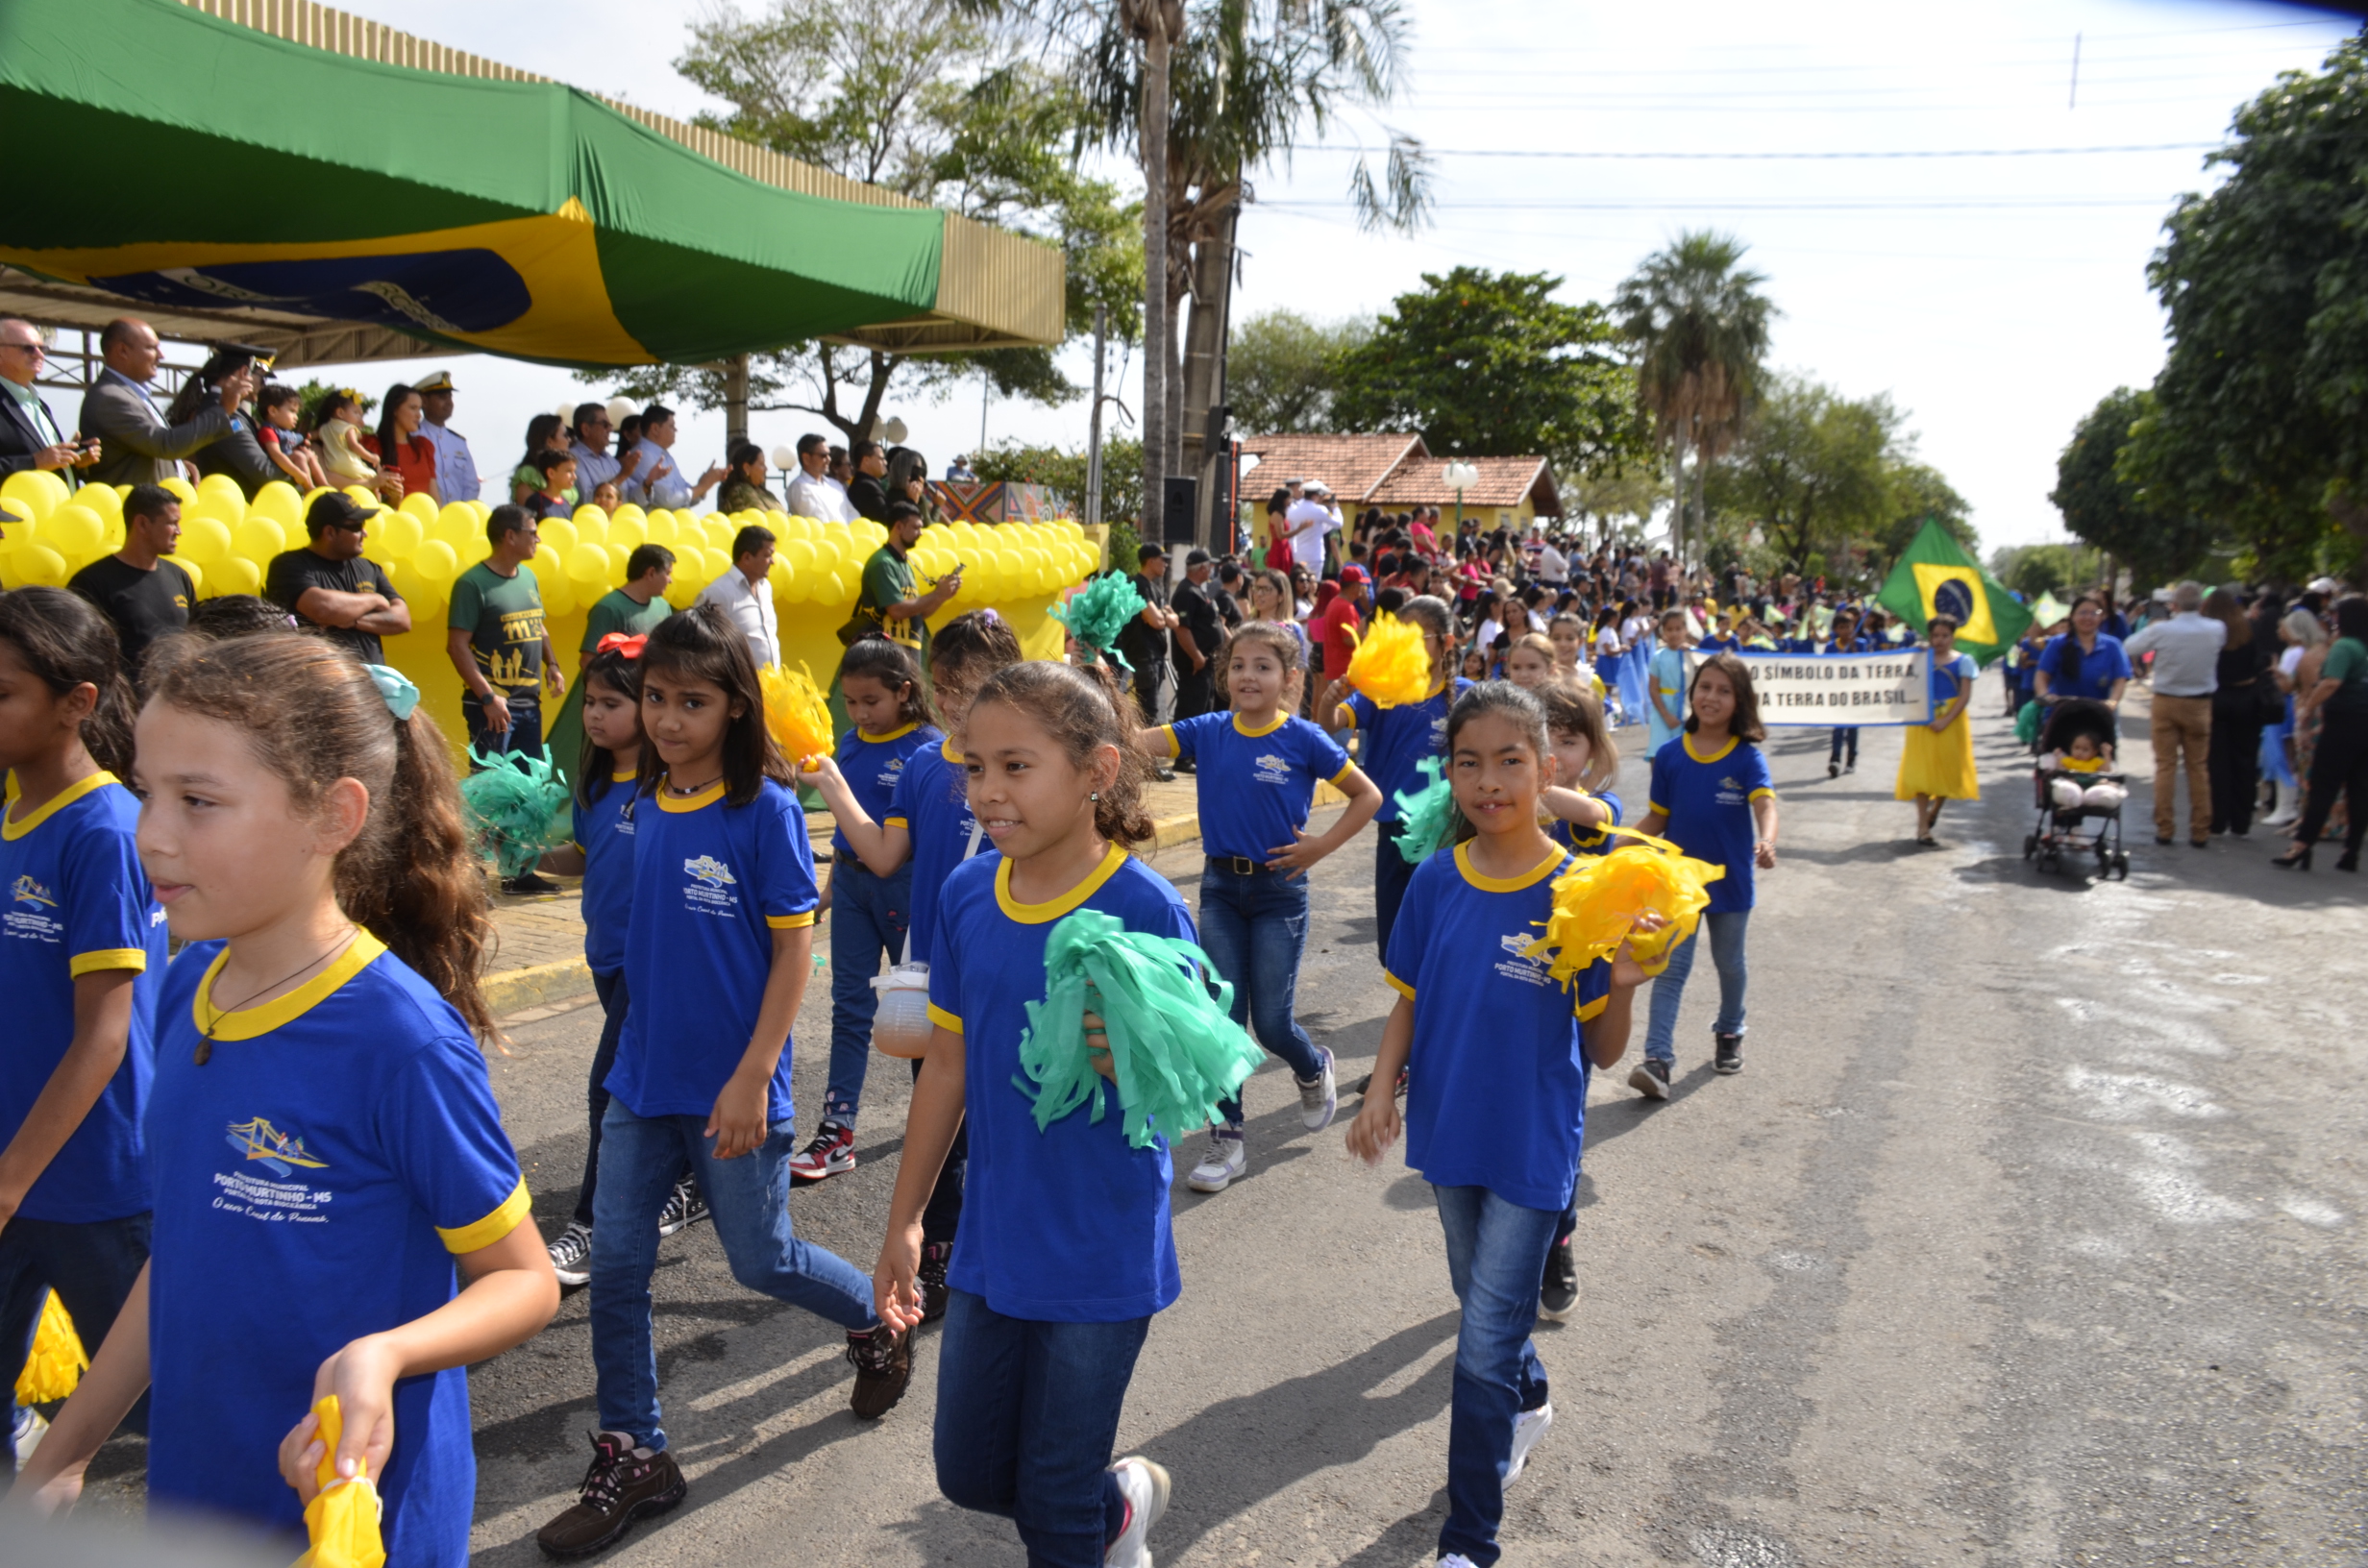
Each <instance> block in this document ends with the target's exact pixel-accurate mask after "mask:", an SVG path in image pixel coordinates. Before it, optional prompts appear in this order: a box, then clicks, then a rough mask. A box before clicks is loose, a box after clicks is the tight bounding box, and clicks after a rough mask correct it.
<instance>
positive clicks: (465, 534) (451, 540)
mask: <svg viewBox="0 0 2368 1568" xmlns="http://www.w3.org/2000/svg"><path fill="white" fill-rule="evenodd" d="M397 510H399V511H400V512H402V514H403V515H404V516H405V517H407V518H410V519H412V520H414V521H415V522H417V523H419V524H420V525H421V526H422V527H425V528H426V529H427V531H428V537H429V538H431V539H441V540H443V541H444V542H445V543H446V544H448V545H450V546H452V547H453V551H454V553H455V554H457V553H459V551H460V547H461V546H463V545H465V544H467V543H468V542H469V541H470V540H472V539H480V538H482V537H483V536H484V531H485V530H484V529H482V528H481V527H478V526H477V519H476V518H475V517H474V516H472V515H470V512H469V509H468V508H467V507H466V506H463V505H461V504H460V503H459V502H454V503H453V504H452V505H450V506H447V507H446V508H444V510H443V511H441V512H432V513H430V514H429V515H428V516H426V517H421V516H420V515H419V509H418V508H417V507H398V508H397Z"/></svg>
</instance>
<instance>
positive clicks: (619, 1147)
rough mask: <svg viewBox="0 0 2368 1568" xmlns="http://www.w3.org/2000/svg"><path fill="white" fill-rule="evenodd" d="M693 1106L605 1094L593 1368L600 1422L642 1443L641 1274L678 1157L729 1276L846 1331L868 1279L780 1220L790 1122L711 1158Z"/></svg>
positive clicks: (648, 1359)
mask: <svg viewBox="0 0 2368 1568" xmlns="http://www.w3.org/2000/svg"><path fill="white" fill-rule="evenodd" d="M706 1121H707V1118H706V1117H704V1116H637V1115H634V1114H633V1113H632V1111H631V1110H629V1108H628V1107H627V1106H626V1103H625V1102H624V1101H623V1100H615V1099H612V1100H610V1101H609V1102H608V1115H606V1116H605V1117H604V1118H603V1120H602V1123H601V1158H602V1164H604V1165H605V1166H606V1167H607V1168H606V1169H605V1170H604V1171H603V1172H602V1177H601V1190H600V1200H599V1202H598V1203H596V1204H595V1205H594V1206H593V1216H594V1217H593V1223H592V1369H593V1373H594V1376H595V1377H596V1378H597V1379H598V1380H599V1385H600V1414H601V1430H602V1431H604V1432H622V1433H627V1434H629V1436H631V1438H632V1439H633V1441H634V1442H636V1443H639V1444H643V1445H645V1446H647V1447H650V1448H653V1449H662V1448H664V1447H665V1446H666V1433H665V1431H664V1429H663V1428H661V1427H660V1426H659V1425H658V1409H657V1353H656V1350H655V1348H654V1344H653V1342H652V1338H651V1333H650V1272H651V1270H652V1269H654V1268H655V1267H656V1266H657V1216H658V1211H659V1210H661V1209H663V1208H665V1207H666V1194H667V1193H669V1192H671V1191H673V1190H674V1185H675V1177H676V1176H677V1174H678V1172H679V1171H680V1170H681V1168H682V1162H683V1160H684V1159H685V1158H688V1159H689V1160H690V1162H691V1167H692V1170H693V1172H694V1173H695V1174H696V1175H697V1176H698V1178H699V1187H700V1190H701V1191H702V1192H704V1193H705V1194H706V1198H707V1207H708V1209H709V1210H710V1211H712V1212H713V1213H714V1215H715V1238H716V1239H717V1240H718V1241H720V1242H722V1243H723V1247H724V1257H725V1259H726V1260H727V1261H728V1262H729V1263H730V1264H731V1277H732V1278H733V1279H735V1280H737V1281H739V1282H740V1284H742V1285H743V1286H747V1287H748V1288H749V1289H751V1290H755V1291H758V1292H761V1293H762V1294H764V1295H768V1296H771V1297H772V1298H773V1299H774V1300H776V1301H785V1302H787V1303H789V1304H790V1305H791V1306H792V1307H803V1308H804V1309H805V1310H806V1311H810V1312H815V1313H818V1314H819V1315H821V1316H823V1317H826V1318H828V1319H829V1320H830V1321H831V1322H833V1323H836V1324H838V1325H840V1326H841V1327H842V1328H849V1329H868V1328H870V1327H872V1326H873V1325H874V1324H875V1323H876V1322H877V1321H878V1320H877V1319H876V1318H875V1317H874V1316H873V1315H872V1282H871V1281H870V1280H869V1279H866V1278H865V1277H864V1276H863V1274H862V1273H860V1272H859V1271H858V1270H857V1269H856V1268H855V1265H854V1264H852V1263H851V1262H848V1261H847V1260H846V1259H844V1258H841V1257H840V1256H839V1255H838V1254H836V1253H834V1252H830V1251H828V1250H826V1249H825V1248H822V1247H818V1246H816V1245H814V1244H813V1243H812V1242H810V1241H801V1240H799V1239H798V1237H797V1236H796V1235H795V1234H794V1233H793V1232H792V1231H791V1229H790V1224H789V1157H790V1155H791V1154H793V1153H795V1152H796V1151H795V1149H794V1148H793V1147H792V1141H793V1135H792V1132H791V1127H790V1123H788V1122H786V1121H783V1122H777V1123H775V1125H774V1127H773V1130H772V1133H771V1136H769V1137H768V1138H766V1139H765V1141H764V1143H763V1145H762V1146H761V1147H759V1148H758V1149H757V1150H756V1151H755V1152H754V1153H752V1154H744V1155H742V1156H740V1158H739V1159H737V1160H718V1159H717V1158H715V1140H714V1139H711V1138H706V1137H703V1136H702V1129H703V1128H704V1127H705V1126H706Z"/></svg>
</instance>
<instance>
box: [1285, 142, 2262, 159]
mask: <svg viewBox="0 0 2368 1568" xmlns="http://www.w3.org/2000/svg"><path fill="white" fill-rule="evenodd" d="M2219 145H2220V143H2219V142H2216V141H2154V142H2141V143H2133V144H2131V145H2128V146H2119V147H1939V148H1928V149H1921V150H1885V151H1860V152H1817V153H1659V152H1648V153H1634V152H1621V153H1606V152H1561V151H1544V150H1539V149H1533V148H1520V147H1426V148H1424V149H1423V151H1424V152H1426V153H1428V154H1430V155H1431V156H1433V157H1436V158H1554V159H1593V160H1597V161H1602V162H1632V161H1640V160H1643V159H1661V160H1668V161H1679V162H1692V161H1709V160H1714V159H1718V160H1729V161H1756V160H1774V159H1791V160H1826V159H1910V158H2067V157H2079V156H2084V155H2087V154H2093V153H2192V152H2203V151H2206V150H2208V149H2210V148H2214V147H2217V146H2219ZM1297 150H1298V151H1300V152H1305V153H1364V152H1369V151H1371V149H1369V148H1365V147H1358V146H1353V145H1350V144H1348V143H1344V142H1331V141H1326V142H1314V143H1311V144H1309V145H1308V146H1305V147H1301V148H1299V149H1297Z"/></svg>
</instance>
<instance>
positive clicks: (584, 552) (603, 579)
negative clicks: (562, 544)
mask: <svg viewBox="0 0 2368 1568" xmlns="http://www.w3.org/2000/svg"><path fill="white" fill-rule="evenodd" d="M567 578H568V580H569V581H570V582H575V583H580V584H582V585H583V586H584V587H586V588H589V587H592V586H594V585H595V584H600V585H605V584H606V583H607V581H608V551H605V550H604V549H602V548H601V547H600V546H599V545H594V544H580V545H578V546H577V547H576V548H575V549H573V550H571V551H568V552H567Z"/></svg>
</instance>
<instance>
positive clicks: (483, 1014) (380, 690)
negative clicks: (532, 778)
mask: <svg viewBox="0 0 2368 1568" xmlns="http://www.w3.org/2000/svg"><path fill="white" fill-rule="evenodd" d="M13 597H14V596H12V598H13ZM146 668H147V676H148V683H149V698H148V705H147V708H146V710H145V711H144V712H143V713H142V714H141V715H140V719H139V724H138V760H137V771H136V787H137V789H138V790H139V792H140V795H141V797H142V800H143V802H144V803H143V805H142V807H141V811H140V821H139V853H140V861H141V864H142V865H143V867H144V868H145V869H146V870H147V872H148V874H149V876H150V877H151V878H152V879H153V882H154V885H155V887H156V890H157V896H158V898H159V900H160V902H161V903H162V905H163V906H164V911H165V915H166V919H167V920H168V921H169V922H170V925H171V928H172V932H173V934H174V935H175V936H177V937H180V938H182V939H184V940H185V941H186V942H187V943H189V945H188V946H186V947H185V948H184V949H183V950H182V952H181V954H180V956H179V958H178V959H177V960H176V961H175V962H174V964H173V966H172V968H171V970H170V972H169V973H168V974H167V975H166V977H165V981H164V985H163V987H162V990H161V992H160V999H159V1003H158V1021H157V1074H156V1083H155V1088H154V1092H153V1094H152V1095H151V1097H150V1102H149V1107H148V1117H147V1122H146V1134H147V1139H148V1144H149V1156H150V1160H151V1164H152V1166H153V1169H154V1188H153V1191H154V1194H155V1202H156V1214H155V1233H154V1252H153V1255H152V1256H151V1258H150V1261H149V1263H148V1267H147V1269H146V1270H145V1271H144V1272H143V1273H142V1275H141V1278H140V1284H139V1286H136V1288H135V1289H134V1291H133V1293H132V1296H131V1299H130V1300H129V1301H127V1302H126V1303H125V1305H124V1310H123V1314H122V1316H121V1317H120V1318H119V1319H118V1320H117V1322H116V1325H115V1330H114V1332H113V1333H112V1334H111V1335H108V1336H107V1341H106V1343H105V1344H104V1345H103V1346H102V1347H100V1349H99V1352H98V1355H97V1356H96V1357H95V1358H94V1359H93V1360H92V1363H91V1367H90V1370H89V1372H88V1373H87V1374H86V1376H85V1378H84V1379H83V1382H82V1385H81V1387H80V1388H78V1389H77V1390H76V1391H75V1394H74V1397H73V1399H72V1400H70V1401H69V1402H68V1403H67V1405H66V1408H65V1409H64V1411H63V1412H62V1413H61V1414H60V1416H59V1418H58V1422H57V1425H56V1426H55V1427H54V1428H53V1429H52V1430H51V1432H50V1433H49V1435H48V1437H47V1439H46V1440H45V1441H44V1442H43V1443H42V1445H41V1447H40V1449H39V1450H38V1452H37V1454H36V1456H35V1462H34V1463H33V1465H32V1466H30V1467H29V1468H28V1470H27V1473H26V1479H27V1481H28V1482H29V1483H30V1484H31V1485H32V1486H33V1487H35V1488H37V1490H39V1491H40V1493H41V1494H42V1495H43V1496H44V1497H45V1498H47V1499H50V1500H53V1501H62V1500H64V1499H67V1498H69V1497H71V1496H72V1495H73V1494H74V1493H75V1492H76V1491H77V1490H78V1489H79V1487H80V1484H81V1476H82V1472H83V1469H84V1467H85V1466H86V1464H87V1463H88V1461H89V1458H90V1457H91V1455H92V1454H93V1453H94V1452H95V1451H96V1450H97V1448H98V1446H99V1444H100V1442H101V1440H102V1439H104V1438H105V1437H106V1435H107V1434H108V1433H109V1432H110V1431H111V1429H112V1428H113V1427H114V1425H115V1423H116V1421H117V1419H118V1418H120V1417H121V1416H122V1414H123V1413H124V1411H126V1410H127V1409H130V1408H131V1407H132V1404H133V1402H134V1401H135V1400H136V1399H137V1398H138V1397H139V1393H140V1391H141V1389H143V1388H149V1389H151V1392H152V1399H153V1405H152V1409H151V1412H150V1416H149V1424H148V1500H149V1504H150V1507H152V1508H153V1509H155V1510H156V1511H158V1512H160V1513H162V1512H166V1511H170V1510H185V1511H207V1512H211V1513H214V1514H218V1515H220V1514H227V1515H229V1516H231V1517H233V1518H234V1519H236V1520H239V1521H241V1522H243V1523H245V1524H247V1525H250V1526H260V1527H262V1528H264V1529H266V1530H269V1531H276V1532H278V1533H280V1534H282V1535H284V1536H286V1537H288V1538H289V1540H290V1541H291V1542H293V1541H297V1540H301V1538H302V1536H303V1532H304V1522H303V1511H304V1508H305V1507H306V1505H307V1504H308V1502H310V1500H311V1499H312V1497H313V1495H314V1492H315V1489H316V1482H315V1473H316V1467H317V1465H318V1464H319V1462H320V1460H321V1458H323V1456H322V1454H321V1444H320V1442H319V1441H318V1440H317V1439H316V1438H315V1436H314V1432H315V1430H316V1422H315V1420H314V1417H313V1416H312V1415H311V1414H310V1413H309V1412H310V1410H311V1409H312V1407H313V1404H314V1402H315V1401H316V1400H318V1399H320V1398H321V1397H323V1396H325V1395H331V1394H333V1395H335V1396H336V1398H337V1401H338V1404H339V1406H340V1408H341V1412H342V1416H343V1420H344V1434H343V1436H342V1438H341V1439H340V1440H339V1443H338V1445H337V1452H336V1455H335V1456H334V1468H335V1470H336V1472H337V1473H338V1474H339V1475H340V1476H342V1477H347V1478H356V1479H359V1478H366V1479H368V1480H369V1481H370V1482H372V1483H374V1484H375V1485H376V1487H377V1490H378V1494H379V1498H380V1501H381V1503H382V1510H383V1511H382V1521H381V1523H382V1531H383V1532H384V1540H385V1547H386V1554H387V1561H388V1562H389V1563H390V1564H395V1565H399V1568H417V1565H423V1564H434V1565H439V1568H442V1565H449V1568H462V1565H464V1564H465V1563H466V1562H467V1560H468V1549H469V1523H470V1515H471V1513H472V1511H473V1507H474V1504H475V1501H476V1461H475V1458H474V1456H473V1454H472V1451H471V1447H470V1429H469V1398H468V1379H467V1375H466V1373H465V1372H464V1370H463V1368H464V1367H465V1366H467V1365H468V1363H470V1362H473V1361H481V1360H488V1359H490V1358H491V1357H493V1356H495V1355H497V1354H499V1353H500V1352H502V1351H504V1350H506V1349H508V1348H509V1347H511V1346H512V1345H515V1344H518V1343H520V1342H521V1341H523V1340H525V1339H527V1338H529V1337H530V1336H531V1335H533V1334H534V1333H535V1332H536V1331H538V1330H540V1329H541V1328H542V1327H543V1325H544V1324H545V1323H547V1322H549V1321H550V1320H551V1315H552V1313H553V1312H554V1311H555V1310H556V1309H557V1307H558V1302H559V1287H558V1285H557V1282H556V1281H555V1280H554V1279H553V1278H552V1275H551V1261H550V1258H549V1256H548V1255H547V1254H546V1253H545V1252H544V1250H543V1244H542V1238H541V1237H539V1236H538V1235H536V1233H535V1229H534V1226H533V1225H532V1224H531V1223H530V1220H529V1215H528V1200H527V1189H526V1184H525V1182H524V1181H523V1180H521V1179H520V1175H519V1169H518V1160H517V1156H516V1155H515V1154H514V1153H513V1152H512V1150H511V1148H510V1143H509V1139H507V1138H506V1136H505V1135H504V1133H503V1130H502V1119H501V1115H500V1113H499V1111H498V1110H497V1109H496V1108H495V1105H494V1100H493V1092H492V1088H491V1085H490V1084H489V1082H488V1081H487V1078H486V1072H485V1062H484V1057H483V1055H482V1053H481V1049H480V1047H479V1045H478V1042H477V1039H478V1038H482V1037H488V1036H490V1035H491V1034H492V1032H493V1020H492V1017H490V1015H489V1014H488V1012H487V1010H486V1006H485V1002H484V998H483V997H482V995H481V993H480V992H479V991H478V987H477V979H476V976H477V973H478V969H479V967H480V965H481V961H482V959H483V958H484V955H485V946H486V940H487V938H488V936H489V934H490V928H489V923H488V921H487V920H486V918H485V915H484V908H483V905H484V894H483V884H482V880H481V870H480V869H479V867H478V865H477V862H476V856H475V854H474V851H473V846H472V845H471V842H470V837H469V834H468V832H467V829H466V828H465V826H464V825H463V822H462V819H461V813H460V800H459V795H458V791H457V790H456V787H455V785H454V782H453V774H452V764H451V761H450V753H449V751H448V749H447V747H446V744H445V741H444V737H443V736H442V735H441V734H440V733H439V732H438V731H437V729H436V726H435V724H434V723H433V722H432V721H431V720H430V719H429V718H428V716H427V715H426V714H425V713H420V712H415V711H414V704H415V703H416V702H417V701H418V696H419V694H418V691H417V689H416V688H415V687H413V686H412V685H411V683H410V682H409V681H407V680H406V679H405V678H404V677H403V676H401V675H400V674H396V673H395V672H394V671H392V670H388V669H386V668H384V667H382V666H376V665H364V664H361V663H359V662H358V661H357V660H355V659H353V658H352V657H351V656H349V655H347V654H346V653H344V652H342V651H340V650H339V649H336V648H334V647H332V646H331V645H329V644H327V643H325V642H323V641H322V640H320V639H319V638H317V637H302V636H297V635H294V634H292V633H274V634H267V635H262V636H255V637H242V638H236V639H232V640H229V641H223V642H212V641H207V640H202V639H197V638H176V639H173V640H171V641H168V642H167V643H165V644H163V645H162V646H161V647H160V649H157V650H155V651H152V652H151V653H150V655H149V658H148V663H147V667H146ZM473 1037H477V1038H473ZM456 1269H457V1275H458V1281H457V1284H458V1288H457V1289H456V1278H455V1274H456Z"/></svg>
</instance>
